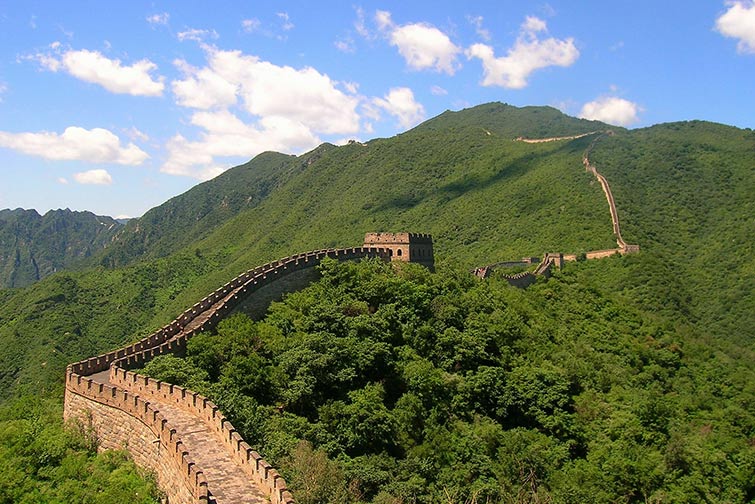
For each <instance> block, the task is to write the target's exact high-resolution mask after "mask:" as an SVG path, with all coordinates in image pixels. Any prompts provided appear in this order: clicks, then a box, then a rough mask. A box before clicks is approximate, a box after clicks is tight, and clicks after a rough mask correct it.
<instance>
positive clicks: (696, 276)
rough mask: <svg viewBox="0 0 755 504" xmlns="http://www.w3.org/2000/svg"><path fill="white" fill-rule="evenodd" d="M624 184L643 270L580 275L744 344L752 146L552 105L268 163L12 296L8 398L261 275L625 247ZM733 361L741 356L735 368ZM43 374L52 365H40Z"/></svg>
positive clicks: (276, 157) (732, 134)
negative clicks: (428, 246)
mask: <svg viewBox="0 0 755 504" xmlns="http://www.w3.org/2000/svg"><path fill="white" fill-rule="evenodd" d="M609 128H610V129H612V130H613V131H614V133H615V134H614V136H612V137H603V138H601V139H600V140H599V141H598V142H597V143H596V145H595V148H594V150H593V153H594V154H593V161H594V163H595V164H596V165H597V166H598V168H599V169H600V170H601V171H603V170H605V175H606V177H607V178H608V180H609V181H610V183H611V187H612V190H613V192H614V195H615V199H616V201H617V205H618V209H619V216H620V218H621V219H622V226H623V229H624V238H625V239H626V240H627V242H629V243H639V244H640V246H641V247H642V252H641V253H640V254H638V255H636V256H627V257H623V258H619V259H607V260H603V261H588V262H582V263H578V264H572V265H569V271H571V273H570V274H572V275H575V276H576V277H577V278H579V280H580V281H581V282H583V283H584V284H586V285H590V286H593V287H594V288H599V289H605V290H607V291H609V292H613V293H615V295H617V296H619V297H620V298H621V299H622V302H623V303H626V304H628V305H631V306H635V307H637V309H640V310H644V311H645V312H647V313H648V314H649V316H654V317H659V318H660V319H661V320H664V321H666V322H665V323H669V324H672V325H674V324H676V325H679V326H680V327H682V326H683V327H692V330H694V331H701V332H702V333H703V334H707V335H709V336H710V337H711V338H714V339H717V340H722V341H733V342H735V343H736V344H741V345H744V346H748V345H749V344H750V340H751V336H752V329H751V328H752V327H753V326H755V324H753V323H752V316H753V315H752V312H753V310H751V309H750V308H751V307H752V306H753V298H752V296H753V293H752V287H751V284H752V282H751V281H749V279H751V278H752V273H753V257H755V256H753V254H752V250H751V248H752V243H751V240H750V239H749V237H751V236H752V234H753V233H752V231H753V229H752V227H753V226H752V225H753V221H752V217H751V215H752V212H751V211H750V210H751V205H752V202H751V196H749V195H751V194H752V187H753V171H752V169H751V167H750V165H749V164H748V163H749V160H750V159H751V153H752V149H753V147H754V146H755V135H754V134H753V133H752V132H751V131H747V130H741V129H737V128H733V127H729V126H723V125H717V124H711V123H703V122H694V123H674V124H668V125H659V126H654V127H651V128H644V129H638V130H632V131H626V130H623V129H621V128H611V127H610V126H608V125H605V124H602V123H599V122H594V121H585V120H582V119H576V118H572V117H568V116H566V115H564V114H562V113H561V112H559V111H557V110H556V109H553V108H550V107H525V108H517V107H513V106H510V105H505V104H500V103H494V104H485V105H480V106H478V107H474V108H471V109H467V110H463V111H459V112H445V113H443V114H441V115H440V116H438V117H436V118H434V119H431V120H429V121H427V122H425V123H423V124H421V125H419V126H418V127H416V128H414V129H412V130H410V131H408V132H406V133H403V134H401V135H397V136H395V137H392V138H386V139H375V140H371V141H369V142H366V143H363V144H361V143H356V142H355V143H351V144H349V145H345V146H340V147H336V146H332V145H327V144H326V145H323V146H321V147H319V148H318V149H315V150H314V151H312V152H310V153H307V154H304V155H302V156H286V155H283V154H275V153H265V154H262V155H260V156H258V157H257V158H255V159H254V160H252V161H250V162H249V163H247V164H245V165H242V166H240V167H236V168H234V169H231V170H229V171H227V172H226V173H224V174H223V175H221V176H220V177H218V178H217V179H214V180H212V181H209V182H206V183H204V184H200V185H199V186H197V187H196V188H194V189H192V190H190V191H188V192H187V193H185V194H183V195H181V196H179V197H177V198H174V199H172V200H170V201H169V202H167V203H165V204H163V205H161V206H159V207H156V208H155V209H153V210H151V211H150V212H148V213H147V214H146V215H145V216H144V217H142V218H140V219H135V220H132V221H130V222H129V223H128V224H127V225H126V226H124V227H123V228H121V229H119V230H118V233H117V236H116V237H115V239H114V240H113V241H112V243H111V245H110V246H109V247H108V249H107V250H105V251H104V252H101V253H100V254H99V255H97V256H95V257H92V258H90V259H89V261H92V262H94V263H96V264H94V265H92V266H91V267H90V268H89V269H86V270H82V271H68V272H63V273H59V274H57V275H53V276H52V277H50V278H46V279H44V280H42V281H41V282H38V283H37V284H35V285H32V286H30V287H28V288H26V289H21V290H14V291H8V290H5V291H0V347H2V348H3V349H4V350H3V351H2V352H0V386H2V390H3V391H4V394H5V395H6V396H7V395H11V394H14V393H17V392H18V391H19V390H37V389H39V388H40V387H48V386H49V385H50V384H51V383H56V382H59V381H60V379H61V377H62V369H63V366H64V365H65V364H66V363H67V362H70V361H73V360H76V359H78V358H82V357H84V356H87V355H93V354H96V353H98V352H101V351H105V350H107V349H110V348H113V347H114V346H116V345H118V344H121V343H123V342H125V341H129V340H133V339H136V338H137V337H138V336H140V335H144V334H146V333H147V332H148V331H149V330H151V329H153V328H156V327H159V326H160V325H162V324H164V323H166V322H168V321H169V320H171V319H172V317H173V316H175V315H176V314H177V313H179V312H180V311H182V310H183V309H184V308H186V307H187V306H190V305H192V304H193V303H194V302H196V301H197V300H198V299H200V298H201V297H202V296H204V295H205V294H206V293H207V292H210V291H212V290H214V289H215V288H216V287H217V286H219V285H222V284H223V283H225V282H226V281H228V280H229V279H230V278H232V277H234V276H235V275H237V274H238V273H239V272H241V271H244V270H246V269H248V268H250V267H253V266H256V265H259V264H262V263H264V262H266V261H269V260H273V259H276V258H279V257H283V256H287V255H290V254H292V253H296V252H301V251H306V250H312V249H317V248H326V247H334V246H349V245H359V244H361V241H362V238H363V235H364V233H365V232H367V231H403V230H411V231H417V232H428V233H431V234H433V237H434V240H435V249H436V258H437V260H438V262H439V263H440V264H441V265H443V264H446V265H458V266H459V267H461V268H471V267H474V266H478V265H482V264H490V263H493V262H496V261H502V260H507V259H512V258H514V259H516V258H520V257H523V256H532V255H540V254H542V253H543V252H546V251H549V252H564V253H573V254H579V253H582V252H585V251H588V250H595V249H603V248H613V247H615V240H614V237H613V234H612V230H611V220H610V216H609V212H608V206H607V203H606V199H605V196H604V195H603V192H602V190H601V188H600V185H599V184H598V183H597V181H596V180H595V178H594V177H593V176H592V175H591V174H589V173H587V172H586V171H585V170H584V167H583V165H582V154H583V152H584V151H585V149H586V148H587V147H588V146H589V145H590V143H591V142H592V140H593V139H594V137H590V136H587V137H581V138H576V139H573V140H564V141H558V142H548V143H539V144H529V143H525V142H520V141H516V140H515V139H516V138H517V137H520V136H521V137H537V138H542V137H549V136H562V135H580V134H583V133H588V132H592V131H596V130H606V129H609ZM734 353H736V352H734ZM40 363H44V366H43V367H40Z"/></svg>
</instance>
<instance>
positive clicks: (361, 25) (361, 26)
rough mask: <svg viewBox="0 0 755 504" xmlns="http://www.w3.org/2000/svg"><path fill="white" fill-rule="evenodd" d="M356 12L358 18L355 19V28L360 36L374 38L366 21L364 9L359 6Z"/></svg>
mask: <svg viewBox="0 0 755 504" xmlns="http://www.w3.org/2000/svg"><path fill="white" fill-rule="evenodd" d="M356 14H357V19H356V21H354V30H356V32H357V34H359V36H361V37H364V38H366V39H368V40H370V39H372V38H373V35H372V33H370V30H369V29H368V28H367V24H366V23H365V18H364V9H362V8H361V7H357V8H356Z"/></svg>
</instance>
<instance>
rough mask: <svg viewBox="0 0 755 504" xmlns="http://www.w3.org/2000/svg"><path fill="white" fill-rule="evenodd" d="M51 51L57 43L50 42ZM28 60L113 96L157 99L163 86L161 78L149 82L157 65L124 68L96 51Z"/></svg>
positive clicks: (146, 63)
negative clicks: (153, 97) (88, 83)
mask: <svg viewBox="0 0 755 504" xmlns="http://www.w3.org/2000/svg"><path fill="white" fill-rule="evenodd" d="M51 48H52V49H59V48H60V43H59V42H53V44H51ZM28 59H33V60H36V61H38V62H39V63H40V65H42V67H43V68H45V69H47V70H50V71H52V72H58V71H60V70H64V71H66V72H68V73H69V74H71V75H73V76H74V77H76V78H77V79H80V80H83V81H85V82H91V83H93V84H99V85H100V86H102V87H104V88H105V89H107V90H108V91H110V92H112V93H119V94H130V95H134V96H160V95H162V92H163V89H164V88H165V85H164V84H163V82H162V81H163V78H162V77H158V79H157V80H154V79H153V78H152V75H151V72H152V71H153V70H155V69H157V65H155V64H154V63H152V62H151V61H150V60H148V59H143V60H140V61H137V62H136V63H133V64H132V65H129V66H123V65H122V64H121V61H120V60H119V59H109V58H107V57H106V56H103V55H102V53H100V52H99V51H89V50H87V49H82V50H80V51H73V50H69V51H65V52H63V53H62V54H60V55H51V54H43V53H39V54H36V55H34V56H31V57H29V58H28Z"/></svg>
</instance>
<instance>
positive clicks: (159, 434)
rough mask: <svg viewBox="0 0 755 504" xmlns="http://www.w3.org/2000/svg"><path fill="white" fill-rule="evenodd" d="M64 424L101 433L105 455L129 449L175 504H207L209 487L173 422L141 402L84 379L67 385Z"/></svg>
mask: <svg viewBox="0 0 755 504" xmlns="http://www.w3.org/2000/svg"><path fill="white" fill-rule="evenodd" d="M64 415H65V418H66V420H73V419H76V420H77V421H79V422H81V423H83V424H84V425H85V426H87V427H91V428H93V429H94V430H95V432H96V433H97V437H98V440H99V444H100V447H101V448H102V449H126V450H128V451H129V453H130V454H131V456H132V457H133V458H134V461H135V462H136V463H137V464H138V465H139V466H141V467H145V468H147V469H150V470H152V471H153V472H154V473H155V477H156V479H157V484H158V486H159V487H160V488H161V489H162V490H163V491H164V492H165V494H166V496H167V497H168V501H169V502H170V503H171V504H173V503H177V504H181V503H191V502H200V503H207V502H209V500H208V499H209V497H208V490H207V481H206V479H205V478H204V474H203V473H202V471H201V470H200V469H199V468H198V467H196V464H195V463H194V462H193V460H192V459H191V457H190V455H189V453H188V451H187V450H185V449H184V447H183V443H182V442H181V439H180V438H179V436H178V435H177V433H176V431H175V429H173V428H172V426H171V424H170V422H169V420H168V419H167V418H165V417H164V416H163V415H162V414H161V413H160V412H159V411H158V410H157V409H155V408H153V407H152V406H151V405H150V404H149V403H148V402H146V401H144V400H143V399H141V398H139V397H137V396H135V395H131V394H129V393H128V392H126V391H124V390H119V389H117V388H116V387H112V386H108V385H105V384H102V383H95V382H94V381H92V380H91V379H87V378H84V377H81V376H79V377H76V378H73V377H72V376H71V375H69V376H68V379H67V380H66V391H65V409H64Z"/></svg>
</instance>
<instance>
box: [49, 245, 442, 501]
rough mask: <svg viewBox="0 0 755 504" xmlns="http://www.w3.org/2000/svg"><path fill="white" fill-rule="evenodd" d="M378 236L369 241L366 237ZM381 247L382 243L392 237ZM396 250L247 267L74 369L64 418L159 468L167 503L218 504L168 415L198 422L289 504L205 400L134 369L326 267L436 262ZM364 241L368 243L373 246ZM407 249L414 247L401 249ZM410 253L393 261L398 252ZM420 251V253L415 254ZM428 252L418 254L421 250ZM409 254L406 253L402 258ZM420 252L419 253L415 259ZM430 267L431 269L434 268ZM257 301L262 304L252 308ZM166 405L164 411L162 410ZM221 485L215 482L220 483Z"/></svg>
mask: <svg viewBox="0 0 755 504" xmlns="http://www.w3.org/2000/svg"><path fill="white" fill-rule="evenodd" d="M373 235H377V233H370V234H368V236H373ZM382 235H384V236H383V237H382V238H381V240H382V241H386V239H387V234H385V233H383V234H382ZM394 237H398V238H396V239H397V240H400V242H398V243H396V242H394V243H392V244H390V245H391V247H392V248H389V247H387V246H378V244H377V243H376V244H375V245H371V246H364V247H354V248H347V249H328V250H318V251H313V252H307V253H304V254H298V255H294V256H290V257H286V258H284V259H280V260H278V261H274V262H271V263H268V264H265V265H263V266H260V267H257V268H254V269H251V270H249V271H246V272H244V273H242V274H241V275H239V276H237V277H236V278H234V279H233V280H231V281H230V282H228V283H226V284H225V285H223V286H222V287H220V288H218V289H217V290H215V291H214V292H212V293H210V294H209V295H208V296H206V297H205V298H203V299H202V300H201V301H199V302H198V303H196V304H195V305H194V306H192V307H191V308H189V309H188V310H186V311H184V312H183V313H182V314H181V315H179V316H178V317H177V318H176V319H175V320H174V321H173V322H171V323H170V324H168V325H166V326H165V327H163V328H161V329H159V330H158V331H155V332H154V333H152V334H150V335H149V336H147V337H146V338H143V339H142V340H140V341H138V342H136V343H133V344H131V345H128V346H126V347H123V348H120V349H118V350H115V351H112V352H108V353H106V354H103V355H99V356H97V357H92V358H90V359H85V360H83V361H80V362H76V363H73V364H70V365H68V367H67V368H66V390H65V408H64V415H65V418H66V419H74V418H75V419H78V420H79V421H81V422H83V423H85V424H86V425H89V426H90V427H91V428H93V429H94V431H95V433H96V434H97V437H98V440H99V442H100V446H101V448H105V449H110V448H125V449H127V450H128V451H129V452H130V453H131V454H132V456H133V457H134V460H135V461H136V463H137V464H139V465H140V466H142V467H146V468H149V469H151V470H153V471H154V472H155V474H156V477H157V481H158V485H159V486H160V488H161V489H163V490H164V491H165V492H166V494H167V496H168V500H169V503H170V504H183V503H187V504H188V503H205V502H213V485H214V484H216V483H215V482H214V481H213V480H212V479H211V478H210V479H208V477H207V474H209V472H210V471H209V470H208V469H205V470H203V468H202V467H201V464H200V463H198V457H196V456H195V455H198V454H192V453H190V452H189V450H188V449H187V448H186V445H185V443H184V441H182V440H181V436H182V432H181V429H180V427H178V425H177V424H176V425H174V424H175V423H176V422H173V423H171V422H172V419H171V418H169V417H168V415H166V414H164V413H162V412H161V411H160V410H161V407H162V409H164V410H166V411H168V410H171V409H172V408H178V410H180V411H182V412H185V413H187V414H189V415H192V416H193V417H194V418H197V419H199V420H200V421H201V423H202V424H203V425H204V428H205V429H207V434H208V435H212V436H215V437H216V438H217V439H219V441H218V443H219V444H221V445H222V446H223V447H224V449H225V451H226V452H227V454H229V456H230V457H231V458H232V459H233V460H234V461H235V462H236V464H237V467H238V470H239V471H241V472H242V473H243V474H245V475H246V477H247V478H248V480H250V481H251V482H253V484H254V485H256V486H257V487H258V488H259V489H261V490H262V491H263V493H264V495H266V500H269V502H272V503H273V504H282V503H286V504H289V503H293V502H294V500H293V496H292V495H291V493H290V492H289V490H288V488H287V486H286V482H285V480H284V479H283V478H282V477H281V476H280V474H278V472H277V471H275V469H273V468H272V467H271V466H270V464H268V463H267V462H266V461H265V460H264V459H263V458H262V457H261V456H260V455H259V454H258V453H257V452H256V451H254V450H252V449H251V447H250V446H249V444H247V443H246V442H245V441H244V440H243V439H242V438H241V436H240V435H239V434H238V432H236V429H235V428H234V427H233V425H232V424H231V423H230V422H229V421H228V420H227V419H226V418H225V417H224V416H223V415H222V413H221V412H220V411H219V410H218V408H217V406H215V405H214V404H213V403H212V402H211V401H209V399H207V398H205V397H203V396H201V395H199V394H197V393H195V392H192V391H190V390H187V389H184V388H182V387H178V386H176V385H172V384H169V383H163V382H160V381H158V380H153V379H150V378H146V377H143V376H139V375H137V374H135V373H133V372H131V371H130V370H131V369H133V368H136V367H139V366H142V365H143V364H145V363H146V362H148V361H149V360H151V359H152V358H154V357H155V356H157V355H163V354H168V353H170V354H178V355H181V354H183V353H184V352H185V350H186V344H187V342H188V340H189V339H190V338H191V337H192V336H193V335H195V334H197V333H199V332H202V331H206V330H209V329H211V328H213V327H214V326H215V325H216V324H217V323H218V322H219V321H220V320H221V319H223V318H224V317H226V316H227V315H229V314H230V313H232V312H233V311H234V309H238V308H241V309H244V308H249V306H254V309H253V310H252V311H254V310H257V311H260V310H261V309H262V308H261V305H264V304H266V303H267V304H269V301H270V300H271V299H273V298H275V297H278V296H280V295H281V294H282V293H283V292H290V291H292V290H297V289H299V288H301V287H303V286H304V285H306V284H307V283H309V282H311V281H312V280H313V279H314V278H315V277H316V276H313V275H312V274H311V273H308V272H311V271H313V270H312V269H313V268H314V267H315V266H317V265H319V264H320V263H321V262H322V260H323V259H325V258H332V259H335V260H338V261H351V260H358V259H363V258H375V257H376V258H381V259H383V260H386V261H388V260H393V259H394V258H395V257H396V256H397V255H398V256H399V257H402V258H404V257H405V259H400V260H409V261H411V258H412V257H413V256H414V257H415V258H417V259H419V258H420V257H424V258H425V260H424V261H419V260H417V261H412V262H421V263H422V262H424V263H427V262H428V261H427V257H428V255H427V254H428V252H429V258H430V259H432V239H431V238H430V237H429V235H416V234H412V233H396V234H395V235H394ZM367 241H368V239H365V242H367ZM405 241H406V242H408V243H405ZM404 246H408V248H407V249H403V248H401V250H402V254H400V255H399V254H397V253H396V250H399V247H404ZM418 247H419V248H418ZM420 249H421V250H424V252H425V253H424V254H423V255H420V254H419V253H418V252H417V250H420ZM403 250H406V255H404V253H403ZM413 251H414V254H412V252H413ZM430 265H432V263H430ZM255 297H261V298H263V302H262V303H256V304H255V303H251V304H250V300H254V298H255ZM161 405H162V406H161ZM218 484H219V483H218Z"/></svg>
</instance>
